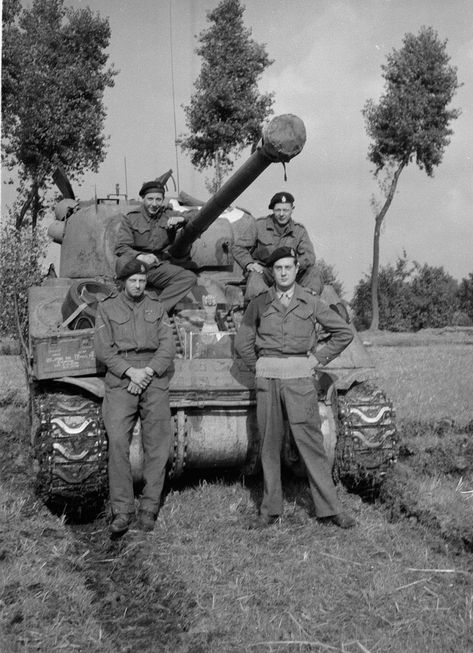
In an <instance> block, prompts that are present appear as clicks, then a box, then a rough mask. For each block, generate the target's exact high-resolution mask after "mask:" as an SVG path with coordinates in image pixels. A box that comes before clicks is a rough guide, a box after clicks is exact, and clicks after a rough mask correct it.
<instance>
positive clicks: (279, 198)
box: [268, 193, 294, 209]
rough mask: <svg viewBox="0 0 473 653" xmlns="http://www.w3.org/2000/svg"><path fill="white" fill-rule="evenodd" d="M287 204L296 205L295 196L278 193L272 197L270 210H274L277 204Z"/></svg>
mask: <svg viewBox="0 0 473 653" xmlns="http://www.w3.org/2000/svg"><path fill="white" fill-rule="evenodd" d="M286 202H288V203H289V204H294V196H293V195H291V193H276V195H273V196H272V198H271V202H270V203H269V206H268V209H272V208H273V207H274V205H275V204H285V203H286Z"/></svg>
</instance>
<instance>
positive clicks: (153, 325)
mask: <svg viewBox="0 0 473 653" xmlns="http://www.w3.org/2000/svg"><path fill="white" fill-rule="evenodd" d="M161 317H162V311H159V310H157V309H155V308H151V309H146V310H145V312H144V323H145V330H146V346H147V347H150V348H151V349H152V348H155V349H157V348H158V345H159V338H158V327H159V322H160V320H161Z"/></svg>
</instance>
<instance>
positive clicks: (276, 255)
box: [266, 247, 297, 267]
mask: <svg viewBox="0 0 473 653" xmlns="http://www.w3.org/2000/svg"><path fill="white" fill-rule="evenodd" d="M288 257H290V258H293V259H295V261H296V262H297V254H296V250H295V249H294V248H293V247H278V248H277V249H275V250H274V252H273V253H272V254H270V255H269V258H268V259H266V265H267V266H268V267H272V266H273V265H274V264H275V263H276V261H279V259H280V258H288Z"/></svg>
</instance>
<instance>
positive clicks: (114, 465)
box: [95, 258, 175, 535]
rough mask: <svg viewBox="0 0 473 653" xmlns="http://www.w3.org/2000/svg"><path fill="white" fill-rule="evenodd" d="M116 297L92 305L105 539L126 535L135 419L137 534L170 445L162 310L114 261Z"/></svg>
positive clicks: (150, 511)
mask: <svg viewBox="0 0 473 653" xmlns="http://www.w3.org/2000/svg"><path fill="white" fill-rule="evenodd" d="M116 276H117V278H118V279H119V280H120V282H121V284H122V290H121V291H120V293H115V294H114V295H112V296H111V297H108V298H106V299H104V300H103V301H102V302H100V304H99V308H98V312H97V318H96V324H95V353H96V357H97V359H98V360H99V361H101V362H102V363H104V365H105V366H106V368H107V374H106V376H105V396H104V400H103V408H102V411H103V419H104V423H105V429H106V431H107V436H108V443H109V458H108V478H109V487H110V503H111V509H112V515H113V519H112V523H111V524H110V532H111V533H112V535H120V534H122V533H124V532H126V531H127V530H128V527H129V526H130V524H131V523H132V522H133V520H134V517H135V501H134V493H133V478H132V472H131V465H130V459H129V455H130V442H131V437H132V433H133V428H134V424H135V421H136V418H137V416H139V417H140V419H141V432H142V439H143V451H144V463H143V479H144V487H143V491H142V496H141V500H140V510H139V513H138V527H139V528H140V529H141V530H144V531H150V530H152V529H153V528H154V523H155V520H156V517H157V514H158V511H159V505H160V499H161V492H162V488H163V483H164V476H165V468H166V463H167V460H168V456H169V447H170V443H171V412H170V407H169V376H168V370H169V368H170V366H171V364H172V361H173V358H174V354H175V345H174V337H173V333H172V327H171V324H170V322H169V319H168V316H167V314H166V312H165V310H164V308H163V304H162V303H161V302H160V301H159V300H158V298H157V296H156V294H155V293H154V292H148V291H145V287H146V282H147V268H146V265H145V264H144V263H143V262H141V261H139V260H138V259H136V258H135V259H132V260H129V261H125V260H124V259H123V258H119V259H118V260H117V264H116Z"/></svg>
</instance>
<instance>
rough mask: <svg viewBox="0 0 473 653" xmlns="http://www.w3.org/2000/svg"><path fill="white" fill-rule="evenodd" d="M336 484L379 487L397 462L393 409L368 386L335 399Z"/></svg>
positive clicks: (373, 388) (377, 391) (362, 384)
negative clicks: (336, 402)
mask: <svg viewBox="0 0 473 653" xmlns="http://www.w3.org/2000/svg"><path fill="white" fill-rule="evenodd" d="M338 419H339V433H338V438H337V445H336V449H335V470H334V474H335V477H336V478H337V480H341V481H342V482H343V483H344V484H345V485H348V486H356V485H359V484H369V485H371V486H376V485H379V484H380V483H381V482H382V480H383V477H384V476H385V474H386V472H387V470H388V469H389V468H390V467H391V465H393V464H394V463H395V462H396V460H397V455H398V449H399V436H398V433H397V429H396V423H395V412H394V409H393V405H392V403H391V402H390V401H388V399H387V398H386V395H385V394H384V392H382V391H381V390H379V389H377V388H376V387H374V386H373V385H372V384H371V383H367V382H364V383H360V384H359V385H356V386H353V387H352V388H350V390H349V391H348V392H347V393H346V394H342V393H340V394H339V396H338Z"/></svg>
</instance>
